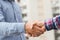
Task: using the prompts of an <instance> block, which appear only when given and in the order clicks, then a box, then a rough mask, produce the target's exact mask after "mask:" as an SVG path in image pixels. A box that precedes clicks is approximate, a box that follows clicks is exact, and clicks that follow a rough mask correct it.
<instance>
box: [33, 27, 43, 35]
mask: <svg viewBox="0 0 60 40" xmlns="http://www.w3.org/2000/svg"><path fill="white" fill-rule="evenodd" d="M34 30H35V31H39V32H41V33H42V34H43V33H44V29H43V28H39V27H38V26H35V27H34Z"/></svg>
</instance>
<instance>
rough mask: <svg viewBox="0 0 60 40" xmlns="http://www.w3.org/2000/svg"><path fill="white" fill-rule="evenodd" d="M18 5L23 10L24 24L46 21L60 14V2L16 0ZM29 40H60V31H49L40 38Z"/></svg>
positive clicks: (30, 38) (58, 0) (56, 0)
mask: <svg viewBox="0 0 60 40" xmlns="http://www.w3.org/2000/svg"><path fill="white" fill-rule="evenodd" d="M16 3H17V4H18V5H19V6H20V7H21V9H22V16H23V21H24V22H26V21H32V20H40V21H44V20H46V19H48V18H52V17H55V16H56V15H59V14H60V0H16ZM27 40H60V30H51V31H47V32H45V33H44V34H43V35H41V36H39V37H29V38H28V39H27Z"/></svg>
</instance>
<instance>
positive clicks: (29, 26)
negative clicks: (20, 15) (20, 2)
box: [25, 21, 46, 37]
mask: <svg viewBox="0 0 60 40" xmlns="http://www.w3.org/2000/svg"><path fill="white" fill-rule="evenodd" d="M25 29H26V33H27V34H28V35H30V36H32V37H38V36H40V35H41V34H43V33H44V32H45V31H46V28H45V25H44V23H43V22H40V21H32V22H27V23H26V25H25Z"/></svg>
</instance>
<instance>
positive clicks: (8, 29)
mask: <svg viewBox="0 0 60 40" xmlns="http://www.w3.org/2000/svg"><path fill="white" fill-rule="evenodd" d="M24 32H25V30H24V23H6V22H0V35H6V36H9V35H14V34H19V33H24Z"/></svg>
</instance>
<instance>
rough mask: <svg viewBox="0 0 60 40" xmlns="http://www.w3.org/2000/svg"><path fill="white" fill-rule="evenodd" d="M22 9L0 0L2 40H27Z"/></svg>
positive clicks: (0, 31)
mask: <svg viewBox="0 0 60 40" xmlns="http://www.w3.org/2000/svg"><path fill="white" fill-rule="evenodd" d="M24 34H25V30H24V23H23V22H22V14H21V9H20V7H19V6H18V5H17V4H16V3H15V2H14V1H12V2H9V1H8V0H0V40H25V35H24Z"/></svg>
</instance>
